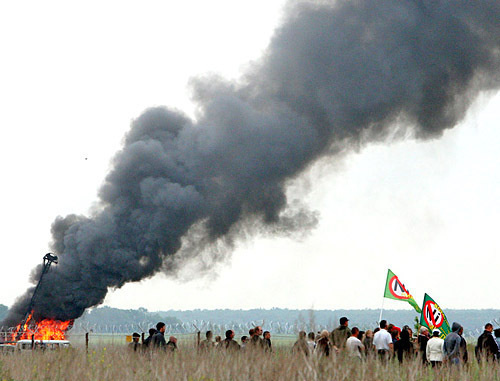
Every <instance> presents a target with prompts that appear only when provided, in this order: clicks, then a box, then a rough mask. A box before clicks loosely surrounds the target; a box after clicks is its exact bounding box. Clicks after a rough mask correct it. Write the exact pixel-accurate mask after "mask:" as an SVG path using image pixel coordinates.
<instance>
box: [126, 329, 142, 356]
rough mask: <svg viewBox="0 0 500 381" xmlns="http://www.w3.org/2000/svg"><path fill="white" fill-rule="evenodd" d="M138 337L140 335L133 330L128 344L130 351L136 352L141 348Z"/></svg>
mask: <svg viewBox="0 0 500 381" xmlns="http://www.w3.org/2000/svg"><path fill="white" fill-rule="evenodd" d="M140 338H141V335H139V334H138V333H137V332H134V333H133V334H132V342H131V343H130V344H129V345H128V347H129V349H130V350H131V351H134V352H137V351H140V350H141V343H139V339H140Z"/></svg>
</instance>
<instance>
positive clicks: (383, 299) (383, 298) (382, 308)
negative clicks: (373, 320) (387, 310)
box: [378, 296, 385, 324]
mask: <svg viewBox="0 0 500 381" xmlns="http://www.w3.org/2000/svg"><path fill="white" fill-rule="evenodd" d="M384 302H385V296H384V297H382V307H381V308H380V316H379V318H378V322H379V324H380V322H381V320H382V311H383V310H384Z"/></svg>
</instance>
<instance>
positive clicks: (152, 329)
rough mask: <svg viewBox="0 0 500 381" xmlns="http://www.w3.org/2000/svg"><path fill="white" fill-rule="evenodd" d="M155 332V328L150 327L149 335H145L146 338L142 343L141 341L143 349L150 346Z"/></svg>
mask: <svg viewBox="0 0 500 381" xmlns="http://www.w3.org/2000/svg"><path fill="white" fill-rule="evenodd" d="M155 333H156V329H154V328H150V329H149V336H148V337H146V339H144V343H142V348H143V349H146V348H148V347H149V346H150V344H151V342H152V340H153V336H154V335H155Z"/></svg>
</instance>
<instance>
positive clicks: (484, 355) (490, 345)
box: [475, 323, 498, 362]
mask: <svg viewBox="0 0 500 381" xmlns="http://www.w3.org/2000/svg"><path fill="white" fill-rule="evenodd" d="M475 352H476V358H477V361H479V362H480V361H481V360H483V359H484V360H486V361H495V360H496V358H497V355H498V345H497V343H496V341H495V338H494V337H493V325H492V324H490V323H487V324H486V325H485V326H484V332H483V333H482V334H481V336H479V337H478V339H477V345H476V348H475Z"/></svg>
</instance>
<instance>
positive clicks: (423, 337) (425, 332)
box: [417, 327, 429, 365]
mask: <svg viewBox="0 0 500 381" xmlns="http://www.w3.org/2000/svg"><path fill="white" fill-rule="evenodd" d="M428 341H429V329H428V328H427V327H420V334H419V335H418V338H417V343H418V352H419V356H421V357H420V358H421V359H422V364H424V365H426V364H427V342H428Z"/></svg>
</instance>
